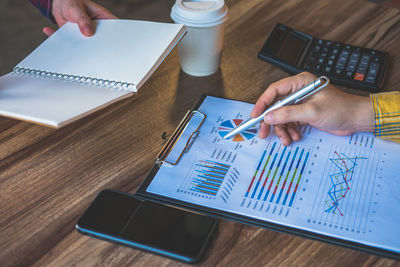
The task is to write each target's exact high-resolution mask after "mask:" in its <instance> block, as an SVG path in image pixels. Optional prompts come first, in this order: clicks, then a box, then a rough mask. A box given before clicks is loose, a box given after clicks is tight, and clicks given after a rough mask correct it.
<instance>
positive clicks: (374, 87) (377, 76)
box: [258, 23, 389, 92]
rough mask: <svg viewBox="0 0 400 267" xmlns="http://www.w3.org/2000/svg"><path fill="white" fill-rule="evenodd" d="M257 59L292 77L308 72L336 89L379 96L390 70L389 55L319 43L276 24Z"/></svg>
mask: <svg viewBox="0 0 400 267" xmlns="http://www.w3.org/2000/svg"><path fill="white" fill-rule="evenodd" d="M258 57H259V58H260V59H262V60H265V61H267V62H269V63H271V64H273V65H275V66H277V67H279V68H281V69H283V70H285V71H286V72H288V73H290V74H297V73H299V72H302V71H309V72H311V73H314V74H315V75H317V76H321V75H324V76H327V77H329V78H330V80H331V82H332V83H334V84H337V85H342V86H347V87H351V88H355V89H359V90H364V91H369V92H379V91H380V89H381V88H382V84H383V81H384V78H385V74H386V72H387V67H388V57H389V56H388V53H386V52H382V51H378V50H373V49H368V48H363V47H358V46H353V45H349V44H343V43H337V42H332V41H329V40H323V39H318V38H315V37H312V36H310V35H308V34H305V33H303V32H300V31H297V30H294V29H292V28H290V27H288V26H285V25H283V24H280V23H278V24H276V26H275V27H274V29H273V30H272V32H271V34H270V35H269V37H268V39H267V41H266V42H265V44H264V46H263V47H262V49H261V50H260V52H259V53H258Z"/></svg>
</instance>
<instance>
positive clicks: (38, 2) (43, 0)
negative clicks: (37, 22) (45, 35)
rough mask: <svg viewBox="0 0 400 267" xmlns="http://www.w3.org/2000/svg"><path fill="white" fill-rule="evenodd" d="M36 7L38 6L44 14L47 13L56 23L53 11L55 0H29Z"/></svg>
mask: <svg viewBox="0 0 400 267" xmlns="http://www.w3.org/2000/svg"><path fill="white" fill-rule="evenodd" d="M29 2H31V3H32V5H34V6H35V7H37V8H38V9H39V10H40V12H42V14H43V15H45V16H46V17H47V18H48V19H50V20H51V21H52V22H53V23H55V22H56V21H55V19H54V17H53V14H52V13H51V4H52V3H53V0H29Z"/></svg>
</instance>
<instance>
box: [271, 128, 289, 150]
mask: <svg viewBox="0 0 400 267" xmlns="http://www.w3.org/2000/svg"><path fill="white" fill-rule="evenodd" d="M274 132H275V134H276V136H277V137H278V138H279V139H280V140H281V142H282V144H283V145H284V146H288V145H290V143H291V142H292V138H291V137H290V134H289V133H288V131H287V130H286V126H285V125H274Z"/></svg>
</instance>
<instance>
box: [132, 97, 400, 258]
mask: <svg viewBox="0 0 400 267" xmlns="http://www.w3.org/2000/svg"><path fill="white" fill-rule="evenodd" d="M208 96H211V95H203V96H202V97H201V98H200V100H199V101H198V102H197V104H196V105H195V106H194V107H193V108H192V109H191V110H189V111H188V112H187V113H186V115H185V116H184V118H183V119H182V121H181V122H180V123H179V125H178V127H177V128H176V129H175V131H174V132H173V134H172V135H171V137H170V138H169V140H168V141H167V143H166V144H165V145H164V147H163V148H162V149H161V151H160V153H159V154H158V156H157V158H156V159H155V164H154V166H153V168H152V169H151V170H150V172H149V173H148V175H147V177H146V178H145V180H144V181H143V182H142V184H141V185H140V187H139V189H138V190H137V192H136V193H135V195H136V196H137V197H139V198H141V199H144V200H150V201H154V202H159V203H163V204H168V205H172V206H176V207H180V208H184V209H190V210H193V211H196V212H199V213H203V214H207V215H210V216H215V217H219V218H222V219H228V220H232V221H236V222H239V223H243V224H248V225H253V226H258V227H262V228H266V229H269V230H274V231H278V232H283V233H288V234H294V235H298V236H301V237H305V238H310V239H313V240H318V241H323V242H326V243H330V244H335V245H338V246H342V247H346V248H351V249H355V250H359V251H362V252H366V253H370V254H376V255H379V256H384V257H388V258H392V259H396V260H400V253H397V252H395V251H391V250H386V249H382V248H378V247H375V246H370V245H366V244H362V243H359V242H353V241H349V240H345V239H341V238H336V237H332V236H328V235H325V234H319V233H316V232H313V231H308V230H303V229H299V228H295V227H290V226H286V225H283V224H280V223H276V222H270V221H265V220H260V219H256V218H252V217H250V216H245V215H241V214H238V213H234V212H227V211H224V210H221V209H217V208H210V207H207V206H203V205H198V204H194V203H191V202H189V201H182V200H179V199H175V198H171V197H168V196H164V195H161V194H154V193H151V192H148V191H147V189H148V187H149V185H150V184H151V182H152V181H153V179H154V178H155V177H156V175H157V173H158V172H159V170H160V167H161V166H162V165H163V164H168V165H170V166H176V165H177V163H178V162H179V161H180V160H181V159H182V157H184V156H185V153H186V152H187V151H188V150H189V149H190V147H191V144H192V142H194V140H195V138H196V135H197V134H198V132H199V130H200V129H201V127H202V126H203V124H204V121H205V120H206V118H207V114H205V113H203V112H200V111H198V109H199V107H200V106H201V105H202V103H203V102H204V100H205V99H206V98H207V97H208ZM211 97H212V96H211ZM225 99H226V98H225ZM177 150H179V152H177ZM172 151H175V153H172Z"/></svg>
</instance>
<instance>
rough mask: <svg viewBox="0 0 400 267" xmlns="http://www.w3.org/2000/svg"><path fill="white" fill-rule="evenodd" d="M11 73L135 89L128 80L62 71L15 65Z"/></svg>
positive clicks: (112, 87) (121, 89)
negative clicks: (64, 72)
mask: <svg viewBox="0 0 400 267" xmlns="http://www.w3.org/2000/svg"><path fill="white" fill-rule="evenodd" d="M13 73H15V74H18V75H24V76H35V77H37V76H39V77H44V78H49V79H56V80H63V81H67V82H74V83H79V84H86V85H94V86H97V87H105V88H110V89H114V90H119V91H127V92H132V91H133V90H134V89H135V85H134V84H133V83H128V82H118V81H112V80H104V79H98V78H92V77H85V76H78V75H69V74H62V73H56V72H49V71H43V70H36V69H29V68H22V67H15V68H14V69H13Z"/></svg>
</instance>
